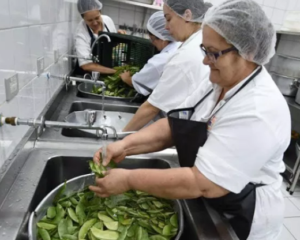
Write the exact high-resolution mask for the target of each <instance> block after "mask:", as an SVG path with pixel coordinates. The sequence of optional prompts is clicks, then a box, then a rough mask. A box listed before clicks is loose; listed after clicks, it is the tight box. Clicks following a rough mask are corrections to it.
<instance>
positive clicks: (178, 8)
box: [164, 0, 212, 23]
mask: <svg viewBox="0 0 300 240" xmlns="http://www.w3.org/2000/svg"><path fill="white" fill-rule="evenodd" d="M164 3H165V4H166V5H167V6H168V7H169V8H171V9H172V10H173V11H174V12H175V13H177V15H179V16H180V17H182V18H183V19H184V20H185V21H188V22H198V23H202V21H203V18H204V15H205V13H206V12H207V10H208V9H209V8H210V7H211V6H212V4H211V3H208V2H204V1H203V0H164ZM188 9H189V10H190V11H191V12H192V15H191V16H189V14H188V13H187V12H186V10H188Z"/></svg>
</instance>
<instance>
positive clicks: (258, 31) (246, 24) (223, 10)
mask: <svg viewBox="0 0 300 240" xmlns="http://www.w3.org/2000/svg"><path fill="white" fill-rule="evenodd" d="M203 24H204V25H203V26H205V25H207V26H209V27H211V28H212V29H214V30H215V31H216V32H217V33H218V34H220V35H221V36H222V37H223V38H225V39H226V41H227V42H228V43H230V44H232V45H233V46H234V47H235V48H237V49H238V51H239V54H240V55H241V56H242V57H243V58H244V59H246V60H248V61H251V62H255V63H257V64H259V65H264V64H266V63H268V62H269V60H270V59H271V58H272V56H273V55H274V54H275V44H276V32H275V29H274V27H273V25H272V23H271V22H270V20H269V19H268V18H267V16H266V14H265V12H264V11H263V10H262V8H261V7H260V6H259V5H258V4H257V3H256V2H254V1H253V0H228V1H226V2H224V3H222V4H220V5H218V6H215V7H213V8H211V9H210V10H209V11H208V12H207V13H206V15H205V18H204V21H203Z"/></svg>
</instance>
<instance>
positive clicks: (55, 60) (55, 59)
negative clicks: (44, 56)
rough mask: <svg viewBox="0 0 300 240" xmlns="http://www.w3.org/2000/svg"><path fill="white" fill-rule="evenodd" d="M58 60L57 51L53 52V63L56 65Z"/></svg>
mask: <svg viewBox="0 0 300 240" xmlns="http://www.w3.org/2000/svg"><path fill="white" fill-rule="evenodd" d="M58 60H59V50H54V63H57V62H58Z"/></svg>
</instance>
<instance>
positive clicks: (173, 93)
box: [148, 30, 209, 112]
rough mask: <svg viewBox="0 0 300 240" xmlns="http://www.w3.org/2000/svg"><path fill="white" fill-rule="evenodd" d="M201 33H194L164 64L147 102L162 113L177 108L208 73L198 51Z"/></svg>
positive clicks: (202, 57)
mask: <svg viewBox="0 0 300 240" xmlns="http://www.w3.org/2000/svg"><path fill="white" fill-rule="evenodd" d="M201 43H202V31H201V30H200V31H198V32H196V33H194V34H193V35H192V36H191V37H190V38H189V39H187V40H186V41H185V42H184V43H183V44H182V46H181V47H180V48H179V49H178V50H177V51H176V53H175V54H174V56H173V57H172V58H171V59H170V60H169V62H168V63H167V64H166V66H165V68H164V70H163V74H162V76H161V78H160V80H159V82H158V85H157V86H156V88H155V89H154V91H153V93H152V94H151V95H150V97H149V98H148V102H149V103H150V104H152V105H153V106H155V107H157V108H159V109H160V110H162V111H164V112H169V111H170V110H173V109H175V108H177V107H178V106H179V105H180V104H181V103H182V102H184V100H186V99H187V98H189V96H190V95H191V94H192V93H193V92H194V91H195V89H196V88H197V86H199V84H200V83H201V81H202V79H204V78H205V77H206V76H207V75H208V73H209V68H208V67H207V66H205V65H204V64H203V59H204V56H203V54H202V53H201V50H200V44H201Z"/></svg>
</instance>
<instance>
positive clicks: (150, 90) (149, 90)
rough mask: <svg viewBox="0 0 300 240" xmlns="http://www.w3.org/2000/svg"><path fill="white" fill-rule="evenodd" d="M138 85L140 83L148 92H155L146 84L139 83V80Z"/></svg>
mask: <svg viewBox="0 0 300 240" xmlns="http://www.w3.org/2000/svg"><path fill="white" fill-rule="evenodd" d="M135 83H136V84H137V85H139V86H140V87H141V88H143V89H145V90H146V91H147V92H149V94H151V93H152V92H153V90H152V89H151V88H148V87H147V86H145V85H144V84H142V83H139V82H137V81H136V82H135Z"/></svg>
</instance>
